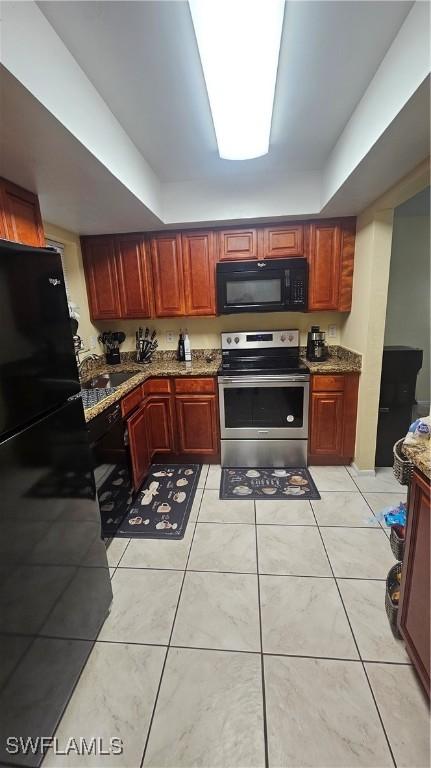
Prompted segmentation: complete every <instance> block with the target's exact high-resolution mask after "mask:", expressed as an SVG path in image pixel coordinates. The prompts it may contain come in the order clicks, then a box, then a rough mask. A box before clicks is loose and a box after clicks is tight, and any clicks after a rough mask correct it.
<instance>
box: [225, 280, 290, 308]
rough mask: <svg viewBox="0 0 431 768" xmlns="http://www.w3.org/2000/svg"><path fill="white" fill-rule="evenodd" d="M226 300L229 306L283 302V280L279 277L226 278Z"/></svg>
mask: <svg viewBox="0 0 431 768" xmlns="http://www.w3.org/2000/svg"><path fill="white" fill-rule="evenodd" d="M226 302H227V305H228V306H240V305H241V304H279V303H280V302H281V280H280V279H277V278H275V279H274V278H272V279H267V280H265V279H260V280H226Z"/></svg>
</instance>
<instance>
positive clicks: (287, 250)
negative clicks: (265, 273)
mask: <svg viewBox="0 0 431 768" xmlns="http://www.w3.org/2000/svg"><path fill="white" fill-rule="evenodd" d="M262 255H263V258H264V259H277V258H283V259H285V258H286V257H288V256H303V255H304V229H303V226H302V225H301V224H292V225H288V224H286V225H280V226H278V227H265V228H264V230H263V254H262Z"/></svg>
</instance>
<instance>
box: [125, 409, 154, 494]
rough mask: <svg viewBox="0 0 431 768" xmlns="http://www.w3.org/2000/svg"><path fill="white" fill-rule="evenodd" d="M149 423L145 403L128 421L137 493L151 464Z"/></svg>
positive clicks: (134, 483) (134, 484)
mask: <svg viewBox="0 0 431 768" xmlns="http://www.w3.org/2000/svg"><path fill="white" fill-rule="evenodd" d="M147 423H148V422H147V406H146V404H145V403H144V404H143V405H141V407H140V408H139V409H138V410H137V411H136V412H135V413H134V414H133V416H131V417H130V418H129V419H128V420H127V430H128V433H129V447H130V457H131V461H132V473H133V486H134V488H135V491H137V490H138V489H139V487H140V485H141V484H142V482H143V480H144V479H145V477H146V475H147V474H148V469H149V466H150V463H151V456H150V447H149V441H148V430H147Z"/></svg>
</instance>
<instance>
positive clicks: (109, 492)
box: [97, 465, 133, 538]
mask: <svg viewBox="0 0 431 768" xmlns="http://www.w3.org/2000/svg"><path fill="white" fill-rule="evenodd" d="M97 495H98V497H99V508H100V517H101V518H102V534H103V536H104V538H110V537H111V536H116V534H117V531H118V529H119V527H120V525H121V523H122V522H123V520H124V518H125V517H126V515H127V512H128V510H129V507H130V505H131V503H132V501H133V487H132V483H131V480H130V477H129V472H128V470H127V469H125V468H124V467H121V465H117V466H116V467H115V469H114V470H113V471H112V472H111V473H110V474H109V475H108V477H107V478H106V480H105V481H104V482H103V484H102V485H101V486H100V488H99V491H98V494H97Z"/></svg>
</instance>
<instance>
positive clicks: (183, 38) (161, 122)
mask: <svg viewBox="0 0 431 768" xmlns="http://www.w3.org/2000/svg"><path fill="white" fill-rule="evenodd" d="M232 1H234V0H232ZM268 2H270V0H268ZM2 11H3V15H2V32H1V39H2V46H1V48H0V57H1V61H2V63H3V67H0V98H1V103H0V108H1V111H2V120H1V122H0V133H1V152H0V175H4V176H6V177H7V178H10V179H12V180H13V181H16V182H17V183H18V184H22V185H23V186H25V187H27V188H29V189H32V190H34V191H35V192H37V193H38V194H39V196H40V200H41V207H42V214H43V216H44V218H45V219H46V220H47V221H50V222H52V223H53V224H58V225H60V226H64V227H65V228H68V229H71V230H73V231H76V232H80V233H82V234H93V233H98V232H99V233H100V232H115V231H117V232H119V231H123V232H125V231H132V230H146V229H161V228H164V227H168V226H175V225H178V226H202V225H203V224H207V223H208V224H210V223H211V224H212V223H214V224H216V223H222V222H226V223H227V222H238V221H242V220H246V219H255V220H265V219H270V218H274V219H275V218H288V217H289V216H290V217H295V218H296V217H301V216H302V217H306V216H315V215H323V216H337V215H353V214H356V213H358V212H360V211H361V210H363V209H364V208H365V207H366V206H367V205H369V204H370V203H371V202H372V201H373V200H375V199H376V198H377V197H378V196H380V195H381V194H383V193H384V192H385V191H386V190H387V189H388V188H389V187H390V186H391V185H392V184H394V183H395V182H396V181H397V180H398V179H400V178H401V177H402V176H403V175H404V174H406V173H408V172H409V171H410V170H411V169H412V168H413V167H415V165H417V164H418V163H419V162H421V161H422V160H423V159H424V158H425V157H426V156H427V155H428V154H429V81H428V79H427V78H428V77H429V56H428V50H429V5H428V3H423V2H415V3H412V2H403V1H400V2H398V1H395V2H392V1H391V0H388V1H386V0H384V1H383V2H379V1H377V2H376V1H375V0H368V1H361V2H353V1H352V2H351V1H350V0H339V1H337V2H327V1H326V0H322V1H320V0H319V1H318V2H315V1H314V0H299V1H298V0H288V2H287V4H286V13H285V23H284V31H283V37H282V46H281V53H280V63H279V71H278V80H277V88H276V95H275V103H274V115H273V124H272V134H271V144H270V152H269V154H268V155H267V156H265V157H262V158H257V159H255V160H250V161H241V162H231V161H227V160H221V159H220V158H219V156H218V152H217V146H216V141H215V134H214V129H213V125H212V119H211V113H210V110H209V105H208V100H207V94H206V89H205V83H204V79H203V74H202V70H201V64H200V59H199V55H198V51H197V47H196V41H195V38H194V32H193V27H192V22H191V17H190V13H189V8H188V4H187V3H186V2H184V0H174V2H171V0H152V1H148V0H137V1H134V2H129V1H128V0H125V1H124V2H116V1H115V0H114V1H113V2H110V0H107V1H105V0H97V2H93V1H91V2H88V1H82V0H79V2H75V1H74V2H69V1H68V0H61V2H58V1H57V0H53V1H52V2H51V1H49V2H45V1H43V2H37V3H36V2H34V0H29V1H28V2H21V1H20V0H7V1H5V0H3V2H2ZM244 33H245V34H246V27H245V29H244ZM221 47H222V41H221Z"/></svg>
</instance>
